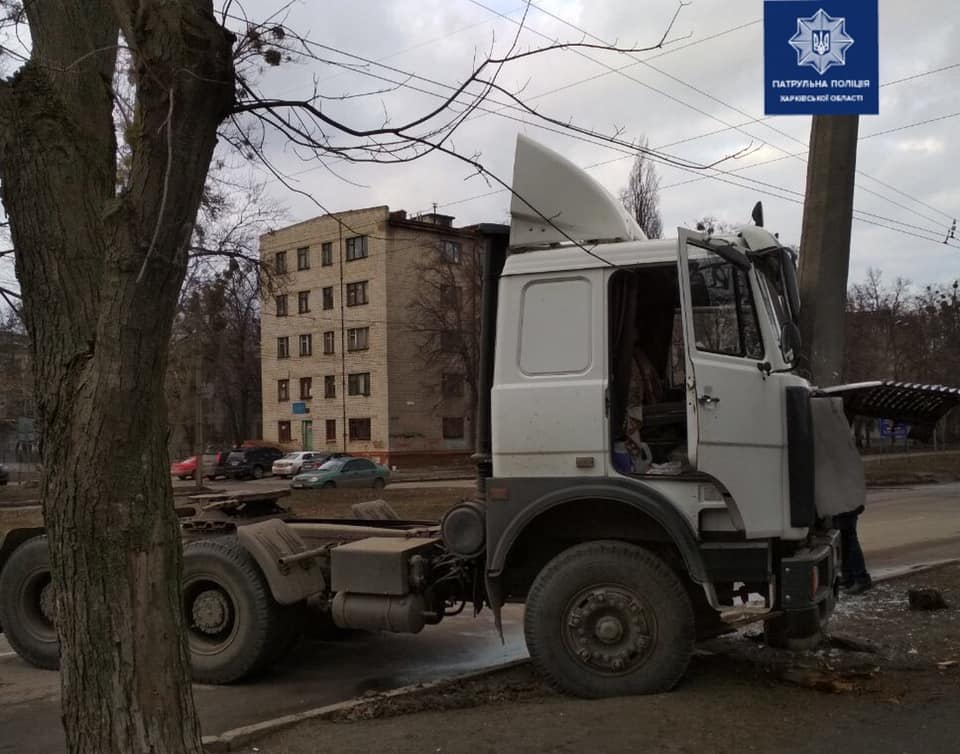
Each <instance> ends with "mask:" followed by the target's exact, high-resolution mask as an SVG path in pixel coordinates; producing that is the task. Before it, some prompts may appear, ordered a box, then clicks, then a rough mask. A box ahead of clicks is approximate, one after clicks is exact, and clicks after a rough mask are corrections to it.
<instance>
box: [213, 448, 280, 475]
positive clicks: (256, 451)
mask: <svg viewBox="0 0 960 754" xmlns="http://www.w3.org/2000/svg"><path fill="white" fill-rule="evenodd" d="M282 456H283V451H282V450H280V449H279V448H271V447H255V448H234V449H233V450H231V451H230V452H229V453H221V454H220V461H219V463H218V464H217V465H216V466H214V467H213V469H212V470H211V471H210V473H209V474H208V477H209V478H210V479H216V478H217V477H227V478H230V479H244V478H246V477H253V478H254V479H260V477H262V476H263V475H264V474H266V473H267V472H269V471H270V469H271V468H273V462H274V461H276V460H277V459H278V458H281V457H282Z"/></svg>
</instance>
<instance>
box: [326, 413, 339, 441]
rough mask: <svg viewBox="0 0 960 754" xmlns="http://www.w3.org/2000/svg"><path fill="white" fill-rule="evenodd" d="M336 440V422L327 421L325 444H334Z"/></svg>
mask: <svg viewBox="0 0 960 754" xmlns="http://www.w3.org/2000/svg"><path fill="white" fill-rule="evenodd" d="M336 439H337V420H336V419H327V442H334V441H335V440H336Z"/></svg>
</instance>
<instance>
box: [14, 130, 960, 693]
mask: <svg viewBox="0 0 960 754" xmlns="http://www.w3.org/2000/svg"><path fill="white" fill-rule="evenodd" d="M513 188H514V195H513V200H512V205H511V215H512V217H511V225H510V227H509V229H507V228H506V227H504V226H487V227H486V231H487V239H488V240H487V249H486V259H485V271H484V275H485V281H484V289H483V304H482V314H481V319H482V323H481V331H482V340H483V347H482V358H481V365H480V371H481V374H480V375H479V379H480V385H481V389H480V396H481V399H480V406H479V412H478V419H477V454H476V458H475V460H476V462H477V469H478V473H477V488H476V493H475V495H473V496H472V497H471V498H470V499H467V500H462V501H460V502H459V503H456V504H454V505H453V506H452V507H451V508H450V509H449V510H448V511H447V513H446V514H445V515H444V517H443V518H442V520H441V521H440V522H439V523H435V522H415V521H403V520H399V519H396V518H388V519H383V520H370V519H369V518H366V519H364V518H358V519H345V520H316V519H305V518H298V517H295V516H292V515H290V514H289V513H287V512H286V511H285V509H283V508H282V507H281V506H280V505H278V503H277V500H278V497H279V495H278V494H273V495H271V494H263V495H260V496H257V495H245V496H241V497H240V498H231V497H230V496H227V497H226V498H202V497H201V498H197V499H195V500H193V501H192V505H191V506H188V507H186V508H183V509H180V510H179V511H178V512H179V513H180V514H181V515H182V519H181V525H182V532H183V543H184V560H183V568H184V574H183V589H182V594H183V610H184V614H185V616H186V624H187V627H188V632H189V635H188V643H189V648H190V652H191V657H192V663H193V670H194V676H195V678H196V679H197V680H198V681H202V682H207V683H230V682H233V681H238V680H240V679H242V678H244V677H247V676H249V675H251V674H254V673H256V672H257V671H259V670H261V669H263V668H264V667H266V666H267V665H269V664H270V663H272V662H274V661H276V660H277V659H278V658H279V657H280V656H281V655H282V654H283V653H284V652H286V651H287V650H289V649H290V647H292V646H293V644H294V643H295V642H296V640H297V638H298V637H299V635H300V634H301V633H302V632H303V631H304V630H305V629H308V628H311V627H313V628H317V627H323V628H329V629H331V630H337V629H359V630H366V631H391V632H411V633H416V632H419V631H421V630H422V629H423V628H424V627H425V626H427V625H429V624H436V623H439V622H440V621H442V620H444V618H445V617H447V616H450V615H453V614H456V613H459V612H460V611H462V610H463V609H464V608H465V607H466V606H470V607H471V609H473V610H474V611H480V610H482V609H489V610H491V611H493V614H494V616H495V618H496V620H497V625H498V626H499V619H500V613H501V610H502V609H503V607H504V605H506V604H507V603H511V602H523V603H525V605H526V607H525V617H524V630H525V635H526V641H527V645H528V647H529V651H530V654H531V656H532V659H533V662H534V663H535V665H536V667H537V669H538V670H539V671H540V672H541V673H542V675H543V676H544V677H546V678H547V679H548V680H549V681H550V682H551V683H552V684H554V685H555V686H556V687H558V688H559V689H561V690H563V691H566V692H569V693H572V694H577V695H581V696H586V697H600V696H611V695H621V694H636V693H647V692H657V691H663V690H666V689H670V688H671V687H672V686H674V684H676V683H677V681H678V680H679V679H680V678H681V677H682V676H683V675H684V672H685V671H686V669H687V666H688V663H689V660H690V657H691V654H692V651H693V647H694V642H695V641H696V640H697V639H698V638H701V637H706V636H711V635H716V634H717V633H720V632H722V631H723V630H724V629H725V627H726V626H727V625H728V624H727V623H726V622H725V620H724V619H725V618H726V617H728V616H729V615H730V611H732V610H735V609H736V610H739V611H740V614H741V615H742V614H743V613H744V611H747V613H749V614H750V615H751V616H752V617H753V618H755V619H756V620H764V621H765V622H766V627H767V630H768V633H769V635H770V637H771V640H774V641H777V642H779V643H789V642H795V643H797V642H799V643H803V642H805V641H809V640H815V639H816V638H817V637H818V636H819V632H820V631H821V629H822V626H823V625H824V624H825V622H826V621H827V620H828V618H829V616H830V613H831V611H832V609H833V606H834V603H835V600H836V599H837V582H838V579H837V573H838V565H839V559H840V551H839V547H838V536H837V532H836V531H835V530H833V529H832V528H831V527H830V515H832V514H836V513H838V512H841V511H842V510H849V509H852V508H855V507H857V505H859V503H860V502H861V501H862V499H863V497H864V494H865V493H864V480H863V469H862V465H861V462H860V458H859V456H858V454H857V451H856V449H855V447H854V446H853V443H852V441H851V436H850V427H849V423H848V422H849V419H850V417H851V416H852V415H854V414H863V415H868V416H878V417H884V418H888V419H900V420H903V421H907V422H910V423H911V426H912V432H913V434H914V436H917V437H923V436H924V434H927V435H929V433H930V430H931V428H932V426H933V423H934V422H935V421H936V420H937V419H938V418H939V417H940V416H941V415H943V413H945V412H946V411H947V410H948V409H949V408H951V407H952V406H954V405H956V404H957V403H958V402H960V391H957V390H955V389H953V390H951V389H947V388H941V387H935V386H922V385H905V384H901V383H887V382H873V383H864V384H859V385H846V386H841V387H834V388H830V389H818V388H816V387H814V386H811V385H810V384H809V383H808V382H807V381H806V380H805V379H804V378H803V377H801V376H800V375H798V374H797V373H796V371H795V359H796V356H797V349H798V347H799V342H798V337H799V336H798V332H799V331H798V327H797V322H798V314H799V307H800V303H799V295H798V288H797V282H796V267H795V259H794V256H793V254H792V252H791V251H789V250H788V249H785V248H783V247H782V246H781V244H780V242H779V241H778V239H777V238H776V237H775V236H774V235H772V234H771V233H769V232H768V231H767V230H765V229H764V228H763V227H762V224H763V223H762V219H761V216H762V212H760V213H755V217H754V219H755V221H756V224H754V225H748V226H745V227H743V228H741V229H740V230H739V231H737V232H735V233H731V234H729V235H711V234H708V233H702V232H695V231H691V230H685V229H680V230H679V233H678V238H677V239H676V240H673V241H665V240H648V239H646V238H645V237H644V234H643V232H642V231H641V230H640V228H639V227H638V226H637V224H636V223H635V222H634V221H633V219H632V218H630V217H629V216H628V215H627V214H626V213H625V212H624V211H623V209H622V208H621V207H620V205H619V203H618V202H617V201H616V200H615V199H613V198H612V197H611V196H610V195H609V194H608V193H607V192H606V191H605V190H604V189H603V188H602V187H600V186H599V184H597V183H596V182H595V181H594V180H593V179H592V178H591V177H590V176H588V175H586V174H585V173H584V172H583V171H582V170H580V169H579V168H577V167H576V166H574V165H573V164H572V163H570V162H568V161H567V160H566V159H565V158H563V157H561V156H560V155H557V154H555V153H553V152H551V151H549V150H547V149H545V148H544V147H542V146H540V145H538V144H537V143H535V142H533V141H531V140H529V139H527V138H525V137H520V139H519V141H518V144H517V153H516V162H515V168H514V186H513ZM481 230H483V228H481ZM48 563H49V561H48V556H47V543H46V538H45V537H44V534H43V531H42V530H39V529H20V530H15V531H11V532H9V533H7V535H6V536H5V538H4V540H3V541H2V543H0V624H2V628H3V631H4V632H5V633H6V635H7V638H8V640H9V642H10V645H11V646H12V647H13V648H14V649H15V650H16V652H17V653H18V654H20V656H21V657H23V658H24V659H25V660H26V661H28V662H30V663H33V664H34V665H37V666H40V667H45V668H55V667H56V666H57V664H58V644H57V634H56V629H55V620H56V595H54V594H53V593H52V592H53V590H52V587H51V583H50V576H49V565H48ZM750 594H753V595H759V601H758V600H757V598H754V600H752V601H751V604H750V605H748V606H745V605H744V604H742V603H744V602H746V599H745V595H750ZM104 609H107V607H106V606H104Z"/></svg>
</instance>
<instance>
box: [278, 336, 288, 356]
mask: <svg viewBox="0 0 960 754" xmlns="http://www.w3.org/2000/svg"><path fill="white" fill-rule="evenodd" d="M277 358H278V359H289V358H290V338H288V337H287V336H286V335H284V336H283V337H282V338H277Z"/></svg>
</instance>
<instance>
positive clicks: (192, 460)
mask: <svg viewBox="0 0 960 754" xmlns="http://www.w3.org/2000/svg"><path fill="white" fill-rule="evenodd" d="M222 455H224V454H223V453H207V454H205V455H204V457H203V469H204V472H206V473H209V472H210V470H211V469H212V468H213V467H214V466H216V465H217V464H218V463H220V457H221V456H222ZM196 473H197V457H196V456H190V457H189V458H184V459H183V460H182V461H177V462H176V463H171V464H170V474H171V475H173V476H175V477H176V478H177V479H193V478H194V474H196Z"/></svg>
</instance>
